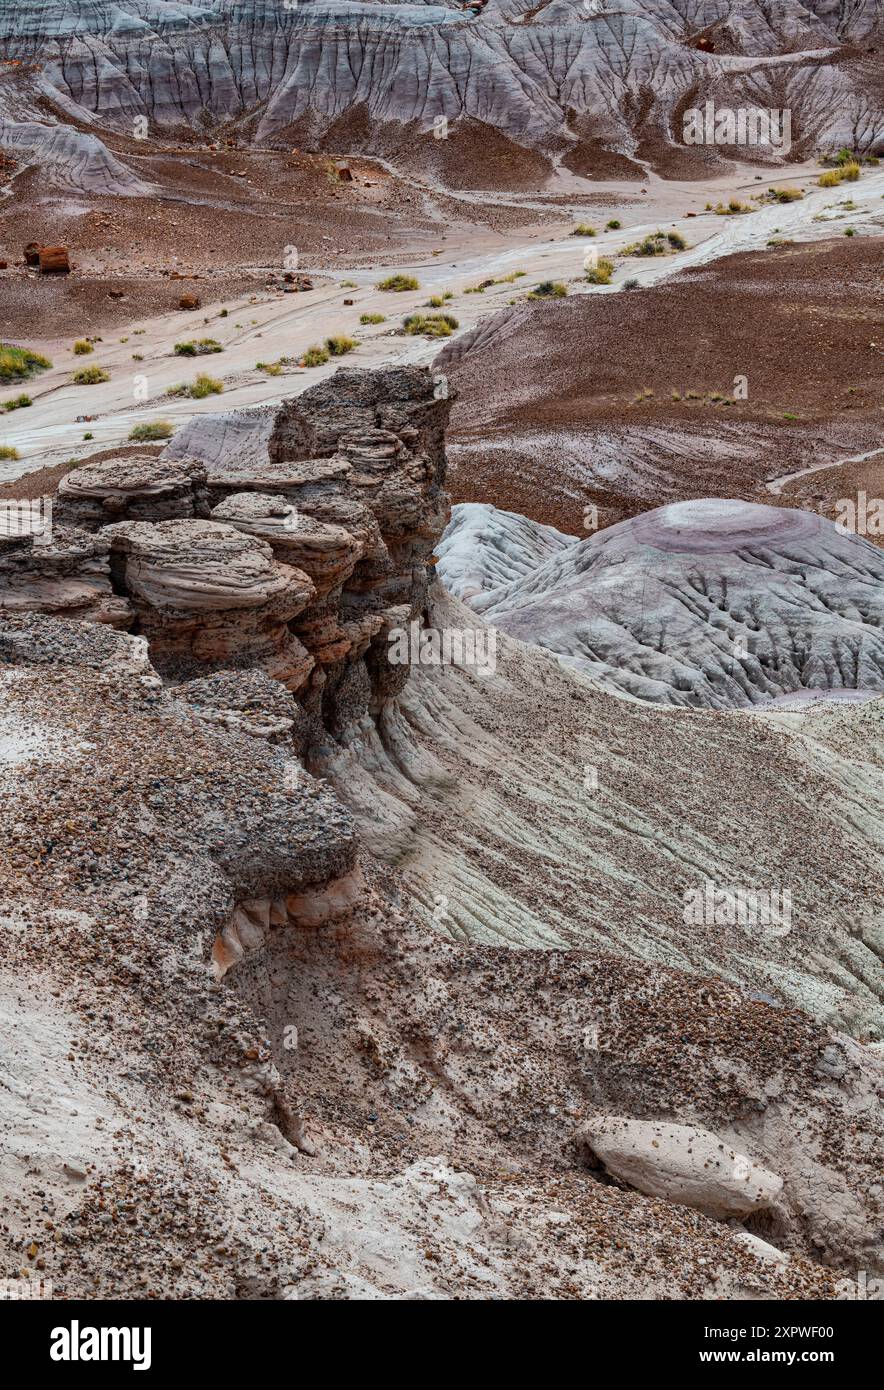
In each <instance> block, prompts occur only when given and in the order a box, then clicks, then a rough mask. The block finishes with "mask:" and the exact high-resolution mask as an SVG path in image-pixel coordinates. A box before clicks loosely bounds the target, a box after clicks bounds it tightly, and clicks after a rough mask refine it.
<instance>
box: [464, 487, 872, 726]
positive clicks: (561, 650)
mask: <svg viewBox="0 0 884 1390" xmlns="http://www.w3.org/2000/svg"><path fill="white" fill-rule="evenodd" d="M497 533H498V535H499V537H500V538H501V544H505V543H506V538H507V537H508V536H509V535H510V534H511V525H510V523H509V522H508V521H506V519H505V518H504V519H502V520H501V521H500V524H499V525H498V526H497ZM444 544H445V542H444V541H443V546H444ZM471 606H472V607H473V608H474V609H475V610H476V611H477V612H479V613H481V614H482V616H483V617H484V618H485V620H486V621H487V622H489V623H492V624H493V625H494V626H496V627H498V628H500V629H501V630H502V631H504V632H507V633H509V634H510V636H512V637H516V638H518V639H519V640H520V641H523V642H531V643H536V644H538V645H540V646H543V647H546V648H547V649H549V650H550V651H553V652H555V653H557V654H558V655H559V656H560V657H562V658H563V659H564V660H566V661H568V662H570V663H571V664H573V665H575V666H578V667H580V668H581V669H582V670H585V671H587V672H589V673H591V674H592V675H593V676H596V677H597V678H598V679H600V680H601V681H603V682H604V683H605V684H607V685H610V686H613V687H615V688H616V689H618V690H622V691H625V692H627V693H628V694H630V695H635V696H639V697H641V698H643V699H646V700H653V701H656V702H658V703H662V704H670V705H686V706H705V707H711V708H717V709H730V708H736V707H751V706H753V705H759V704H764V703H767V702H770V701H771V700H773V699H776V698H777V697H778V696H781V695H789V694H792V693H793V692H796V691H800V690H810V691H827V690H832V691H846V690H850V691H866V692H880V691H882V690H884V635H882V625H884V551H881V550H879V549H877V548H876V547H875V546H873V545H871V544H870V543H869V542H868V541H866V540H864V539H862V538H861V537H859V536H855V535H849V534H845V533H844V532H842V531H840V530H839V529H838V527H837V526H836V525H835V524H834V523H832V522H830V521H827V520H826V519H825V518H822V517H818V516H815V515H813V514H811V513H809V512H802V511H795V510H792V509H788V508H780V507H764V506H758V505H756V504H754V503H751V502H741V501H734V500H727V499H722V498H707V499H704V500H702V501H692V502H679V503H675V504H673V505H671V506H668V507H660V508H658V509H657V510H656V511H652V512H645V513H644V514H642V515H641V516H637V517H634V518H632V519H631V520H629V521H623V522H620V523H619V524H618V525H616V526H611V527H609V528H608V529H607V530H604V531H601V532H599V533H597V534H595V535H593V536H591V537H590V538H589V539H587V540H583V541H581V542H580V543H579V544H576V545H572V546H567V547H565V548H563V549H561V550H560V551H559V552H558V553H556V554H554V555H553V556H552V557H551V558H550V559H548V560H546V561H545V562H544V563H542V564H540V565H538V566H537V567H536V568H534V569H533V570H531V571H530V572H529V573H528V574H526V575H524V576H521V577H518V578H516V579H514V580H512V581H511V582H510V583H508V584H504V585H503V586H500V587H498V588H496V589H492V590H490V591H488V592H486V593H484V594H481V595H479V596H476V597H475V598H473V599H472V603H471Z"/></svg>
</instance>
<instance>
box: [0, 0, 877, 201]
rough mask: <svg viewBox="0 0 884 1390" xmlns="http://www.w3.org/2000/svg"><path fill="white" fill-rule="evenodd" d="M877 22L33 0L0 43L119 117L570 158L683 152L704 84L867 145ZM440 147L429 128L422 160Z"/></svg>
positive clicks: (503, 8)
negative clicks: (444, 140) (440, 127)
mask: <svg viewBox="0 0 884 1390" xmlns="http://www.w3.org/2000/svg"><path fill="white" fill-rule="evenodd" d="M879 24H880V6H879V5H878V4H877V3H872V0H866V3H864V4H861V5H857V6H851V7H850V9H849V12H848V13H847V14H846V15H845V14H843V12H840V11H839V12H838V13H837V14H835V13H833V12H832V9H831V6H829V5H828V4H826V3H824V0H813V3H806V4H801V5H798V6H795V7H791V8H790V9H789V10H788V11H781V9H780V8H779V7H771V6H768V5H765V4H762V3H760V2H759V0H738V3H736V4H728V5H723V4H721V3H720V0H701V3H698V4H694V5H691V6H689V7H688V9H687V10H685V9H684V7H683V6H681V5H678V4H676V3H674V0H663V3H658V0H654V3H650V2H649V0H630V2H629V3H627V4H617V5H614V4H609V3H606V4H603V5H601V6H600V7H599V10H597V11H596V10H588V9H587V8H586V7H585V6H583V5H581V4H578V3H576V0H568V3H565V2H564V0H559V2H558V3H554V4H547V5H541V6H539V7H538V6H530V5H529V4H528V3H527V0H515V2H514V3H510V2H509V0H489V3H488V5H487V7H486V8H485V10H484V11H483V13H482V14H481V15H479V16H478V17H475V16H472V15H470V14H468V13H465V12H464V11H462V10H459V9H455V8H454V7H453V6H448V5H420V4H405V5H393V4H382V3H379V4H375V3H349V2H348V0H341V2H340V3H329V2H328V0H315V2H314V3H305V4H299V5H297V6H293V7H292V8H291V9H284V8H283V7H281V6H280V5H278V4H276V3H271V0H251V2H250V3H248V4H242V3H240V0H216V3H213V4H210V5H209V4H203V5H187V4H168V5H166V4H164V5H159V4H157V3H153V0H128V3H122V4H116V3H115V4H108V3H103V2H102V0H90V3H88V4H80V3H77V4H75V3H73V0H61V2H60V3H59V0H44V2H43V3H41V0H30V3H27V4H24V5H16V6H15V7H14V9H13V11H12V13H11V15H10V16H9V17H8V18H7V20H6V23H5V30H6V40H7V48H8V50H9V52H10V55H11V56H13V57H17V58H26V59H31V60H34V59H35V60H36V61H37V62H39V63H40V64H41V65H42V66H43V69H44V71H45V74H46V77H47V78H48V80H49V82H50V83H51V84H52V85H53V86H54V87H55V88H56V89H57V90H58V91H59V92H61V93H63V94H64V95H65V96H67V97H71V98H73V100H74V101H75V102H76V103H78V104H79V106H80V107H82V109H83V110H84V111H85V112H89V113H94V114H96V115H99V116H100V117H101V119H102V120H109V121H111V122H112V123H116V124H118V125H121V126H122V125H125V126H130V125H131V121H132V118H133V117H134V116H137V115H147V116H148V118H149V119H150V120H151V121H152V122H155V123H156V125H157V126H159V127H168V126H175V125H176V124H181V123H190V124H194V125H197V126H199V125H211V124H212V123H213V122H216V121H228V120H236V121H238V122H240V123H241V124H242V125H243V126H244V127H245V128H246V129H248V130H249V131H250V132H251V133H252V134H253V136H254V137H255V138H256V139H258V140H262V141H265V140H273V139H276V138H278V137H280V136H281V135H283V134H284V133H286V132H293V131H294V130H296V129H300V130H301V133H302V135H307V133H308V132H309V133H312V134H313V135H314V136H318V137H320V138H321V137H322V136H323V135H325V136H326V137H327V138H329V139H330V140H331V141H332V142H334V141H335V139H337V140H338V142H339V146H340V142H341V140H342V139H347V138H349V139H350V140H353V141H355V142H357V143H362V144H363V145H366V146H372V145H375V146H376V147H377V148H391V146H390V139H391V136H390V134H389V132H392V131H395V129H396V128H399V129H400V134H399V135H398V136H395V135H394V136H393V137H392V138H393V140H394V143H395V142H396V140H398V145H399V152H400V153H402V154H403V156H404V157H408V156H409V155H410V154H411V153H412V152H411V151H410V150H409V144H410V140H411V138H412V136H413V133H414V130H420V131H422V132H423V133H425V134H429V135H430V136H432V130H433V122H434V120H435V119H436V118H437V117H442V116H444V117H446V118H447V119H448V120H449V121H450V122H452V123H454V128H453V129H452V131H451V132H450V138H452V139H454V141H455V143H456V142H457V140H458V137H459V136H460V135H461V134H462V135H463V138H464V139H465V140H466V141H467V142H468V143H469V147H470V148H471V149H473V150H474V151H475V154H476V155H477V156H478V158H479V160H480V162H482V161H483V154H482V150H481V136H480V137H479V139H478V140H477V139H476V138H475V136H474V134H473V132H474V130H475V126H474V124H473V123H478V124H479V125H482V126H486V127H489V128H491V129H492V130H493V131H494V132H496V133H499V135H500V136H501V137H503V138H504V140H505V141H507V142H512V143H514V144H515V145H517V146H523V147H525V146H531V147H544V148H546V149H547V150H548V151H550V152H558V154H559V155H562V156H564V158H565V162H566V163H567V164H569V165H570V166H571V167H573V168H575V169H577V170H579V171H584V170H586V169H592V168H593V167H594V166H596V167H604V166H605V164H606V162H607V164H608V165H610V164H611V160H612V158H613V159H614V160H615V161H616V160H617V159H618V158H620V155H619V154H616V153H615V154H613V155H612V153H611V152H612V151H614V152H623V153H625V154H626V155H630V156H631V155H633V154H635V153H638V155H639V158H641V157H643V156H650V157H651V158H652V159H655V160H658V161H660V162H662V163H663V164H664V165H665V164H666V163H667V162H669V163H672V161H673V159H674V160H675V161H676V163H678V161H681V162H682V164H683V163H684V161H685V153H686V151H685V147H684V146H683V145H681V144H678V145H676V142H677V141H680V139H681V119H680V113H681V109H682V108H683V107H684V106H686V105H690V104H697V105H699V104H700V103H701V100H702V99H703V98H705V97H707V96H713V97H715V98H716V99H717V100H718V101H719V104H722V105H728V104H730V105H739V104H740V100H738V99H737V98H740V99H741V100H745V94H746V86H747V83H748V86H749V89H750V91H751V96H752V99H753V101H754V102H756V103H757V104H759V105H761V106H764V107H769V108H776V109H781V108H787V107H788V108H789V109H790V110H791V111H792V122H793V140H795V141H796V142H805V143H806V144H808V145H811V144H813V143H814V142H817V143H828V144H830V145H834V146H836V147H837V146H838V145H840V144H845V143H847V144H851V145H855V144H859V145H860V146H861V147H862V148H864V149H865V148H871V147H872V146H873V145H874V143H875V141H876V140H877V139H880V137H881V134H882V131H884V116H882V110H881V103H880V98H879V96H876V92H875V82H874V76H873V74H874V67H873V64H874V59H873V58H869V57H867V56H866V52H865V50H866V48H869V47H871V48H872V51H874V49H873V41H874V37H875V34H876V32H877V30H878V26H879ZM700 36H703V37H704V38H705V40H706V50H707V51H700V50H699V49H698V47H697V46H696V44H697V40H698V39H699V38H700ZM710 48H711V50H712V51H709V50H710ZM842 57H844V58H845V59H846V61H843V62H842V61H841V59H842ZM458 122H462V123H463V131H462V132H459V131H458V129H457V123H458ZM402 127H406V128H407V129H408V131H409V132H410V134H409V135H405V132H403V131H402V130H401V128H402ZM344 147H346V146H344ZM707 154H708V152H707ZM445 155H447V146H446V147H445V148H444V150H443V149H440V148H439V145H438V144H434V142H433V141H432V139H430V140H429V141H428V142H427V148H426V150H425V151H424V156H423V160H424V162H425V163H428V164H432V163H433V161H434V160H436V159H437V158H443V162H444V156H445ZM704 157H705V156H704ZM621 162H622V160H621ZM625 167H626V168H627V169H629V168H630V167H631V169H632V171H633V172H634V173H638V167H637V166H636V165H634V164H633V165H631V166H630V165H626V166H625ZM483 168H484V165H483ZM461 176H462V177H466V178H469V174H468V172H467V173H464V171H463V169H461ZM513 176H514V177H516V176H517V175H516V174H514V175H513Z"/></svg>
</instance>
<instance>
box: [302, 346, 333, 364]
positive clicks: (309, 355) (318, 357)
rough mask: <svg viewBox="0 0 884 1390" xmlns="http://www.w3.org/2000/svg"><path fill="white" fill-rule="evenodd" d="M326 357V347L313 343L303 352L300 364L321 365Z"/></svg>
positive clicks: (326, 359)
mask: <svg viewBox="0 0 884 1390" xmlns="http://www.w3.org/2000/svg"><path fill="white" fill-rule="evenodd" d="M328 359H329V352H328V349H327V348H324V347H320V346H319V344H318V343H315V344H314V345H313V347H309V348H308V349H307V351H306V352H305V353H304V356H303V357H302V358H301V362H300V365H301V366H302V367H321V366H322V365H323V363H325V362H327V361H328Z"/></svg>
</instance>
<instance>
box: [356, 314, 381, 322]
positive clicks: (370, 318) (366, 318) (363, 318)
mask: <svg viewBox="0 0 884 1390" xmlns="http://www.w3.org/2000/svg"><path fill="white" fill-rule="evenodd" d="M359 322H360V323H386V322H387V316H386V314H360V315H359Z"/></svg>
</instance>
